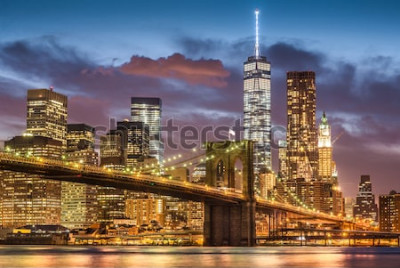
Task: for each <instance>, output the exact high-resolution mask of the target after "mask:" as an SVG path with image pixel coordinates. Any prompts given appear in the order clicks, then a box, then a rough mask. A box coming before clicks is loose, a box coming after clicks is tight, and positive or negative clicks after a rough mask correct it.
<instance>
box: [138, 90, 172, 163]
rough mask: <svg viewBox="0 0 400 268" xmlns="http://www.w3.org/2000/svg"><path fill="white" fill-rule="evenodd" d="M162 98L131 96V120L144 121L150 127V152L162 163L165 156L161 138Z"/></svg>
mask: <svg viewBox="0 0 400 268" xmlns="http://www.w3.org/2000/svg"><path fill="white" fill-rule="evenodd" d="M161 107H162V102H161V99H160V98H136V97H133V98H131V121H133V122H143V123H145V124H146V125H148V126H149V129H150V153H149V155H150V156H151V157H155V158H156V159H157V160H158V162H159V163H160V164H162V161H163V158H164V143H163V141H162V138H161Z"/></svg>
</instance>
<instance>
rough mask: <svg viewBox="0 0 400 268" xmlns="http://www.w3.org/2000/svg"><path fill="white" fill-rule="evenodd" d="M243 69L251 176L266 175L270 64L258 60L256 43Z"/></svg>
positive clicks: (245, 137) (269, 138)
mask: <svg viewBox="0 0 400 268" xmlns="http://www.w3.org/2000/svg"><path fill="white" fill-rule="evenodd" d="M257 35H258V33H257ZM257 39H258V38H257ZM243 67H244V68H243V69H244V72H243V74H244V78H243V91H244V94H243V97H244V98H243V104H244V107H243V108H244V109H243V110H244V116H243V127H244V139H245V140H253V141H254V172H255V173H257V174H258V173H265V172H267V171H271V63H270V62H268V61H267V58H266V57H263V56H259V52H258V41H256V52H255V55H254V56H251V57H248V59H247V61H246V62H245V63H244V66H243Z"/></svg>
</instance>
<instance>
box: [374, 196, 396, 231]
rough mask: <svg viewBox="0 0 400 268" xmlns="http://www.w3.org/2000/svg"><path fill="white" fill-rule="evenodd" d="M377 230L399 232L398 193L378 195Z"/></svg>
mask: <svg viewBox="0 0 400 268" xmlns="http://www.w3.org/2000/svg"><path fill="white" fill-rule="evenodd" d="M379 230H380V231H382V232H400V193H396V191H391V192H390V193H389V194H388V195H380V196H379Z"/></svg>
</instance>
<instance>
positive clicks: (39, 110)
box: [26, 89, 68, 149]
mask: <svg viewBox="0 0 400 268" xmlns="http://www.w3.org/2000/svg"><path fill="white" fill-rule="evenodd" d="M67 106H68V98H67V97H66V96H64V95H62V94H60V93H56V92H54V91H53V90H52V89H50V90H49V89H30V90H28V97H27V120H26V123H27V129H26V131H27V133H31V134H33V135H34V136H44V137H49V138H53V139H55V140H59V141H61V142H62V144H63V147H64V149H65V148H66V146H67V142H66V135H67Z"/></svg>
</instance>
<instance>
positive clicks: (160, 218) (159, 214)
mask: <svg viewBox="0 0 400 268" xmlns="http://www.w3.org/2000/svg"><path fill="white" fill-rule="evenodd" d="M140 197H141V196H140V194H139V196H138V197H137V198H128V199H127V200H126V208H125V215H126V217H127V218H129V219H132V220H134V221H135V222H136V225H137V226H140V225H142V224H150V223H151V222H152V221H157V223H158V224H159V225H161V226H164V218H165V200H164V199H161V198H154V195H153V196H151V197H149V198H144V199H143V198H140Z"/></svg>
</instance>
